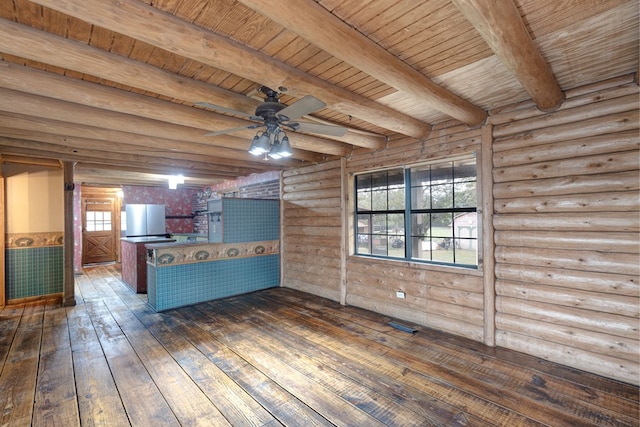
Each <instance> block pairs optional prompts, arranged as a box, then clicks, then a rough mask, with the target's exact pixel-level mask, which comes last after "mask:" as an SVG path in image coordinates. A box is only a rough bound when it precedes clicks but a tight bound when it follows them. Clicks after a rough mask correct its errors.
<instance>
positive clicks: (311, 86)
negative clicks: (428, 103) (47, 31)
mask: <svg viewBox="0 0 640 427" xmlns="http://www.w3.org/2000/svg"><path fill="white" fill-rule="evenodd" d="M33 3H37V4H39V5H42V6H46V7H49V8H51V9H53V10H57V11H59V12H62V13H64V14H67V15H71V16H74V17H76V18H78V19H81V20H83V21H85V22H89V23H92V24H94V25H98V26H101V27H103V28H109V29H110V30H112V31H116V32H119V33H121V34H125V35H127V36H129V37H132V38H134V39H137V40H141V41H144V42H145V43H149V44H151V45H153V46H156V47H159V48H161V49H165V50H167V51H170V52H173V53H175V54H178V55H181V56H184V57H187V58H190V59H193V60H196V61H199V62H202V63H204V64H208V65H211V66H213V67H216V68H220V69H222V70H225V71H228V72H230V73H233V74H236V75H238V76H242V77H244V78H246V79H249V80H252V81H255V82H260V83H262V84H264V85H267V86H269V87H272V88H274V89H277V88H279V87H286V88H287V89H288V94H290V95H292V96H302V95H307V94H309V95H314V96H316V97H318V98H320V99H322V100H323V101H324V102H326V103H327V105H328V108H331V109H333V110H336V111H340V112H342V113H344V114H349V115H352V116H354V117H358V118H360V119H362V120H365V121H368V122H370V123H374V124H376V125H377V126H380V127H384V128H386V129H389V130H392V131H394V132H398V133H402V134H404V135H408V136H412V137H415V138H422V137H425V136H426V135H427V134H428V133H429V131H430V129H431V127H430V126H429V125H428V124H426V123H423V122H420V121H419V120H416V119H414V118H412V117H409V116H407V115H405V114H402V113H399V112H398V111H395V110H393V109H391V108H388V107H385V106H383V105H380V104H378V103H376V102H374V101H372V100H370V99H368V98H366V97H364V96H361V95H358V94H356V93H353V92H350V91H348V90H345V89H344V88H341V87H339V86H336V85H334V84H331V83H328V82H326V81H324V80H322V79H320V78H318V77H315V76H312V75H310V74H307V73H304V72H302V71H300V70H298V69H296V68H294V67H292V66H289V65H287V64H285V63H283V62H281V61H278V60H276V59H274V58H272V57H270V56H268V55H266V54H263V53H261V52H259V51H257V50H255V49H251V48H249V47H247V46H244V45H242V44H240V43H237V42H235V41H233V40H231V39H229V38H228V37H224V36H221V35H219V34H216V33H214V32H211V31H208V30H206V29H204V28H201V27H198V26H196V25H193V24H190V23H189V22H186V21H183V20H181V19H179V18H176V17H175V16H173V15H171V14H168V13H165V12H162V11H160V10H158V9H156V8H154V7H152V6H148V5H146V4H144V3H143V2H140V1H136V0H33Z"/></svg>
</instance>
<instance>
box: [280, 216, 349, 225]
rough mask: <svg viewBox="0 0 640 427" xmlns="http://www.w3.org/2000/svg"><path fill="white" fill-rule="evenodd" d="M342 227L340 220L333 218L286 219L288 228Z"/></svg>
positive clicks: (303, 217)
mask: <svg viewBox="0 0 640 427" xmlns="http://www.w3.org/2000/svg"><path fill="white" fill-rule="evenodd" d="M341 225H342V221H341V218H340V217H339V216H338V217H335V216H318V217H315V216H302V217H296V216H292V217H290V218H288V219H287V227H288V226H315V227H337V228H340V226H341Z"/></svg>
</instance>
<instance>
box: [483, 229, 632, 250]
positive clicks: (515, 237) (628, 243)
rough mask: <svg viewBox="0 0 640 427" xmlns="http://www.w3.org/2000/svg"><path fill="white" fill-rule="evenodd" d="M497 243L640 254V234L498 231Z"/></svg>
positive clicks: (496, 235)
mask: <svg viewBox="0 0 640 427" xmlns="http://www.w3.org/2000/svg"><path fill="white" fill-rule="evenodd" d="M495 243H496V245H499V246H522V247H529V248H538V249H565V250H583V249H589V250H593V251H598V252H624V253H630V254H637V253H640V233H603V232H575V231H565V232H558V231H520V232H518V233H514V232H513V231H497V232H496V233H495Z"/></svg>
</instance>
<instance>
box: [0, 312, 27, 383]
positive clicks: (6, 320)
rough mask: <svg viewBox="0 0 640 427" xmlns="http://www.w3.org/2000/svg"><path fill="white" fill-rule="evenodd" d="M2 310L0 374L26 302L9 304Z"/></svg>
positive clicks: (0, 324) (0, 320)
mask: <svg viewBox="0 0 640 427" xmlns="http://www.w3.org/2000/svg"><path fill="white" fill-rule="evenodd" d="M0 310H1V311H0V375H2V370H3V369H4V366H5V364H6V362H7V357H9V349H10V348H11V343H12V342H13V339H14V337H15V335H16V330H17V329H18V324H20V318H21V317H22V313H23V312H24V304H14V305H7V306H5V307H4V308H2V309H0Z"/></svg>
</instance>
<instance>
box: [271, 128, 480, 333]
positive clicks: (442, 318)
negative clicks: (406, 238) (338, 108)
mask: <svg viewBox="0 0 640 427" xmlns="http://www.w3.org/2000/svg"><path fill="white" fill-rule="evenodd" d="M480 134H481V129H473V130H469V129H468V127H466V126H451V127H443V128H442V129H437V128H436V129H434V131H433V132H432V133H431V135H430V137H429V138H428V139H426V140H424V141H420V142H417V143H416V142H413V141H411V142H404V143H403V141H396V142H394V143H392V144H390V147H389V148H387V149H385V150H381V151H379V152H376V153H362V154H359V155H354V156H352V157H351V158H349V159H347V160H346V162H341V161H333V162H329V163H325V164H322V165H317V166H310V167H306V168H301V169H296V170H290V171H286V172H284V178H283V180H284V182H283V184H284V185H283V199H284V202H283V203H284V208H283V215H284V224H285V226H284V227H283V231H284V233H283V234H284V235H283V239H284V249H283V255H282V256H283V263H284V269H283V270H284V271H283V284H284V286H287V287H292V288H296V289H300V290H303V291H307V292H311V293H314V294H316V295H321V296H324V297H327V298H331V299H333V300H336V301H341V302H343V303H346V304H349V305H354V306H358V307H362V308H367V309H370V310H374V311H377V312H379V313H384V314H387V315H390V316H394V317H397V318H400V319H404V320H409V321H413V322H416V323H419V324H422V325H426V326H430V327H432V328H436V329H439V330H443V331H447V332H452V333H455V334H458V335H462V336H466V337H469V338H472V339H475V340H478V341H483V339H484V329H483V322H484V315H483V277H482V273H481V272H480V271H476V270H462V269H452V268H442V267H436V266H427V265H425V264H417V263H408V262H399V261H390V260H379V259H372V258H361V257H354V256H347V255H346V254H348V253H349V252H350V251H349V249H348V247H349V245H351V244H352V243H351V242H353V231H349V233H350V234H349V237H347V238H344V237H343V236H344V234H343V231H348V230H349V229H350V228H352V227H347V229H346V230H344V229H342V224H352V222H353V216H352V214H351V212H353V206H349V205H348V200H347V198H346V195H347V194H348V192H349V189H350V188H352V187H353V183H352V182H347V180H346V179H345V178H346V177H347V176H350V173H351V172H358V171H366V170H371V169H377V168H381V167H391V166H402V165H404V164H409V163H415V162H420V161H423V162H424V161H429V160H434V159H439V158H446V157H448V156H451V155H461V154H467V153H472V152H478V151H479V150H480ZM343 195H345V197H344V198H343ZM398 290H402V291H404V292H405V294H406V298H405V299H398V298H396V291H398Z"/></svg>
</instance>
